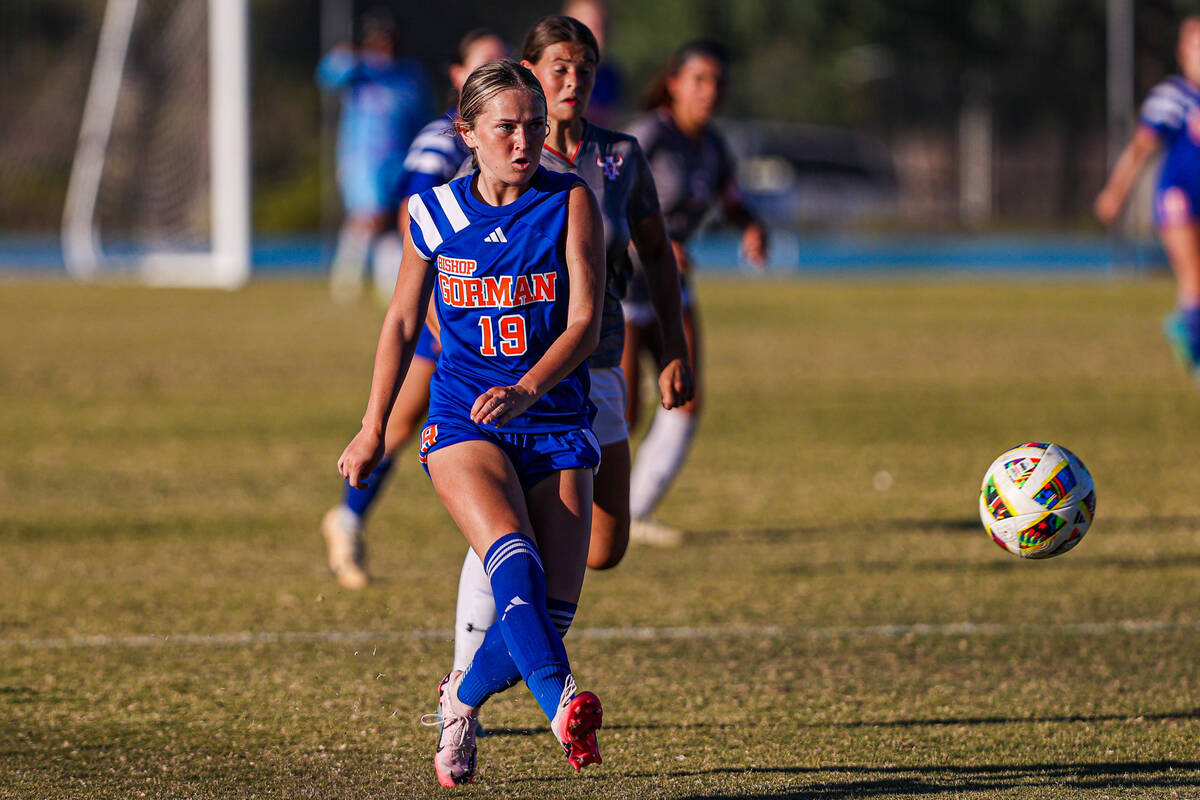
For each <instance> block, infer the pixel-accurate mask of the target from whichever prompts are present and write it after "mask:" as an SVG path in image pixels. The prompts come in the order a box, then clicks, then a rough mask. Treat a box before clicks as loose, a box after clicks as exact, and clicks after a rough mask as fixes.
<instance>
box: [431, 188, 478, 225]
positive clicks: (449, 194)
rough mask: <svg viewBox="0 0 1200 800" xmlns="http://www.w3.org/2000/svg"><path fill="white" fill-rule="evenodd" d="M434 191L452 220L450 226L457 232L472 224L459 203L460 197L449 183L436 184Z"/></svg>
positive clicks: (447, 215) (448, 217)
mask: <svg viewBox="0 0 1200 800" xmlns="http://www.w3.org/2000/svg"><path fill="white" fill-rule="evenodd" d="M433 193H434V195H436V196H437V199H438V204H439V205H441V207H442V211H445V212H446V219H448V220H450V227H452V228H454V232H455V233H458V232H459V231H461V230H462V229H463V228H465V227H467V226H468V225H470V224H471V221H470V220H469V219H467V215H466V214H464V213H463V210H462V206H460V205H459V204H458V198H456V197H455V196H454V190H453V189H451V188H450V185H449V184H446V183H443V184H442V185H441V186H435V187H434V188H433Z"/></svg>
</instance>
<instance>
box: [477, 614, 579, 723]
mask: <svg viewBox="0 0 1200 800" xmlns="http://www.w3.org/2000/svg"><path fill="white" fill-rule="evenodd" d="M576 608H578V606H577V605H576V604H575V603H568V602H567V601H566V600H558V599H555V598H553V597H547V598H546V610H547V611H548V612H549V614H550V620H551V622H553V623H554V628H555V630H557V631H558V635H559V636H560V637H562V636H566V635H567V630H568V629H570V627H571V622H572V620H574V619H575V609H576ZM520 680H521V670H519V669H517V665H516V662H514V661H513V659H512V655H510V654H509V652H508V645H507V644H506V643H505V642H504V634H502V633H501V632H500V626H499V625H493V626H492V627H490V628H488V632H487V633H486V634H485V635H484V637H483V644H481V645H480V646H479V649H478V650H476V651H475V656H474V657H473V658H472V659H471V666H469V667H468V668H467V671H466V672H465V673H463V679H462V682H461V683H460V684H459V685H458V699H459V700H460V701H462V702H464V703H466V704H467V705H469V706H473V707H475V708H478V707H479V706H481V705H483V703H484V701H485V700H487V699H488V698H489V697H491V696H492V695H494V694H499V693H500V692H503V691H504V690H505V689H508V688H510V687H512V686H515V685H516V684H517V682H518V681H520ZM559 693H560V694H561V693H562V689H561V687H560V688H559ZM556 702H557V698H556Z"/></svg>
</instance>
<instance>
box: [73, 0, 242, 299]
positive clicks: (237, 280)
mask: <svg viewBox="0 0 1200 800" xmlns="http://www.w3.org/2000/svg"><path fill="white" fill-rule="evenodd" d="M204 1H205V0H179V2H178V3H177V4H176V7H175V9H174V10H173V11H172V13H171V14H170V15H169V21H170V22H171V23H172V24H171V25H169V26H164V28H163V29H161V30H160V29H156V27H155V26H152V25H147V26H146V28H147V29H146V30H143V29H141V28H139V27H138V26H137V25H136V24H135V23H136V22H137V17H138V12H139V8H138V0H108V4H107V6H106V8H105V13H104V21H103V24H102V27H101V32H100V41H99V46H98V48H97V51H96V60H95V64H94V66H93V69H92V76H91V83H90V86H89V88H88V96H87V101H86V104H85V106H84V113H83V121H82V124H81V126H80V133H79V144H78V146H77V149H76V154H75V159H74V162H73V164H72V168H71V178H70V183H69V184H68V188H67V202H66V207H65V209H64V212H63V228H62V245H63V258H64V261H65V262H66V266H67V270H68V271H69V273H70V274H71V275H72V276H74V277H76V278H78V279H80V280H89V279H94V278H98V277H103V276H105V275H106V274H112V273H117V274H126V275H133V276H135V277H137V278H139V279H141V280H143V281H145V282H147V283H150V284H153V285H162V286H196V287H220V288H229V289H232V288H236V287H238V286H241V285H242V284H244V283H245V282H246V280H247V279H248V278H249V276H250V246H251V230H250V191H251V190H250V111H249V108H250V100H249V93H250V80H249V74H250V65H249V36H248V28H249V13H248V7H247V0H207V29H208V36H207V45H208V46H207V53H206V54H204V55H206V56H207V65H208V81H207V83H208V87H209V102H208V113H207V121H208V125H207V143H208V153H207V174H206V175H201V174H192V173H188V174H186V175H184V176H182V179H180V178H181V176H179V175H170V176H169V178H170V179H172V181H173V186H171V187H170V189H169V192H168V194H167V195H166V198H167V201H175V200H176V199H177V198H182V199H180V200H179V202H177V203H175V204H176V205H179V206H181V207H182V208H183V211H182V212H181V213H183V214H184V215H187V214H189V213H190V214H191V216H192V217H195V216H197V214H196V213H195V212H194V211H193V210H192V207H193V206H194V205H195V202H194V201H195V200H197V199H204V198H205V197H206V198H207V210H206V213H202V214H200V215H199V216H204V217H207V219H206V220H204V221H206V222H207V225H206V227H207V229H208V230H207V237H206V239H207V247H200V248H199V249H197V248H196V247H194V246H193V247H191V248H188V247H186V245H184V246H178V247H176V246H175V245H179V244H180V242H178V241H173V239H172V236H171V234H170V233H169V232H167V233H159V232H154V233H152V234H150V236H149V240H148V241H145V242H142V241H140V237H139V235H138V234H130V240H131V242H130V243H131V245H132V246H131V247H130V248H126V249H127V250H131V251H132V254H129V255H116V254H111V253H106V252H105V250H104V247H103V243H102V238H101V230H100V228H101V219H102V217H103V216H104V214H103V213H102V208H101V205H102V203H103V201H104V197H105V193H104V187H103V185H102V184H103V181H104V178H105V175H106V174H107V172H110V171H117V172H119V169H118V168H117V167H115V166H114V165H113V164H112V163H110V162H111V161H113V160H114V156H113V152H112V150H113V148H112V144H113V141H112V139H113V131H114V125H116V124H118V123H119V122H120V121H121V119H122V113H121V112H122V108H124V107H126V106H123V103H131V104H133V105H134V106H136V105H137V102H138V100H142V101H144V100H145V98H144V96H139V92H141V93H143V94H144V93H145V92H146V91H147V89H146V86H145V85H144V83H142V84H139V82H138V81H136V80H132V79H129V76H128V75H127V72H128V70H129V64H128V61H129V53H130V45H131V42H132V41H134V39H135V36H139V35H141V36H143V37H145V38H144V39H142V40H139V41H138V45H139V46H140V47H141V48H142V49H150V50H153V48H154V46H155V45H158V46H159V49H160V51H161V52H159V53H156V55H159V56H160V58H158V59H156V60H157V61H159V62H165V63H166V64H167V65H168V68H169V67H170V64H171V60H172V59H174V58H176V57H177V56H176V55H175V53H180V52H184V51H189V52H188V53H187V55H180V56H178V57H179V58H184V57H188V56H190V55H191V52H192V51H194V49H195V48H197V47H200V45H199V43H198V42H203V41H204V39H203V38H201V39H199V40H197V39H196V38H195V37H190V36H189V32H188V30H187V29H186V24H187V23H189V22H191V23H195V24H203V19H204V8H203V7H202V6H201V5H200V4H201V3H203V2H204ZM152 7H153V6H152ZM159 10H161V9H159ZM180 20H182V22H180ZM172 35H175V36H178V37H179V38H180V40H181V41H186V42H187V43H188V44H189V45H190V47H183V48H180V47H174V46H173V44H172V41H171V37H172ZM150 37H154V38H153V39H151V38H150ZM147 40H149V41H147ZM202 60H203V59H199V60H195V61H194V63H196V64H199V63H201V61H202ZM181 69H182V68H181ZM197 83H202V81H197ZM125 93H127V94H128V95H129V96H130V97H132V98H133V99H131V100H126V97H125ZM176 94H180V93H179V92H177V93H176ZM176 100H177V102H179V103H181V104H182V105H183V106H191V107H195V105H196V97H195V96H194V95H192V96H183V97H177V98H176ZM173 122H175V124H174V125H172V124H170V123H167V124H164V125H160V126H145V127H138V129H137V135H139V136H142V135H144V136H145V137H147V138H149V137H151V136H154V135H156V134H157V132H158V130H159V129H160V128H161V129H170V128H172V127H174V128H180V127H183V128H185V129H186V128H188V127H189V126H187V125H183V126H180V125H179V124H178V123H177V121H173ZM193 127H194V126H193ZM188 133H191V135H193V136H195V135H199V136H203V133H204V132H203V131H189V132H188ZM176 135H178V134H176ZM197 141H199V140H197ZM138 145H139V146H140V145H141V143H140V142H139V143H138ZM145 146H146V147H147V148H148V149H149V148H153V144H152V143H151V142H149V141H147V142H146V143H145ZM161 152H163V153H166V154H167V155H166V157H165V158H160V159H159V160H160V161H167V162H170V161H171V158H170V151H169V149H165V148H164V149H163V150H162V151H161ZM118 160H119V159H118ZM203 160H204V158H203V154H202V155H201V158H200V159H199V161H200V162H201V163H202V162H203ZM127 161H128V159H127ZM168 166H170V165H168ZM197 172H199V170H197ZM124 177H125V178H126V181H127V182H128V183H131V184H138V183H142V182H143V181H148V180H149V179H148V178H147V177H145V176H142V175H139V174H137V173H136V172H134V173H132V174H127V175H125V176H124ZM185 195H186V196H185ZM150 197H151V199H150V201H145V200H143V202H150V203H153V202H154V195H153V194H151V195H150ZM167 204H170V202H168V203H167Z"/></svg>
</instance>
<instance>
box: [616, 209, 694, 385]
mask: <svg viewBox="0 0 1200 800" xmlns="http://www.w3.org/2000/svg"><path fill="white" fill-rule="evenodd" d="M631 234H632V239H633V245H634V247H636V248H637V252H638V258H639V259H640V260H641V262H642V268H643V269H644V270H645V272H646V281H647V283H648V284H649V285H650V302H651V303H653V304H654V313H655V314H656V315H657V316H658V324H659V326H660V327H661V328H662V332H663V357H662V363H661V364H659V370H660V372H659V375H658V389H659V392H660V393H661V394H662V404H663V408H676V407H678V406H681V405H683V404H684V403H687V402H688V401H689V400H691V399H692V396H693V395H694V394H695V392H696V385H695V378H694V376H693V375H692V368H691V364H690V360H689V359H688V349H687V339H686V338H685V337H684V333H683V315H682V303H681V301H680V295H679V267H678V266H677V264H676V262H675V248H674V247H673V246H672V242H671V240H670V239H669V238H668V237H667V229H666V225H665V223H664V222H663V217H662V213H661V212H658V211H656V212H654V213H653V214H650V215H649V216H646V217H643V218H642V219H641V220H640V221H638V222H637V223H635V224H634V225H633V226H632V228H631Z"/></svg>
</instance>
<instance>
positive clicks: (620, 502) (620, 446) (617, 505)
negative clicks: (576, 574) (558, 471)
mask: <svg viewBox="0 0 1200 800" xmlns="http://www.w3.org/2000/svg"><path fill="white" fill-rule="evenodd" d="M629 463H630V462H629V440H628V439H622V440H620V441H619V442H613V443H610V444H607V445H602V446H601V448H600V469H599V470H598V471H597V472H596V482H595V488H594V502H593V504H592V538H591V545H590V548H589V550H588V566H589V567H591V568H592V569H612V568H613V567H615V566H616V565H617V564H620V563H621V559H622V558H624V557H625V551H626V550H627V549H628V547H629V524H630V517H629Z"/></svg>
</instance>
